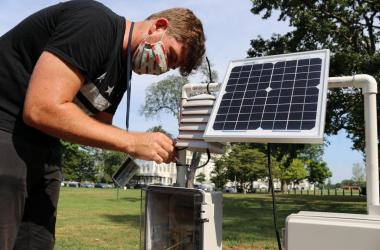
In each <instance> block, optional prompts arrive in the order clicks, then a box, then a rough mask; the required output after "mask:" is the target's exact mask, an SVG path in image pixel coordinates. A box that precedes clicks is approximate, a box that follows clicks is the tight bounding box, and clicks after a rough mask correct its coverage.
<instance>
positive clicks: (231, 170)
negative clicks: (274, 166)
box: [217, 144, 267, 192]
mask: <svg viewBox="0 0 380 250" xmlns="http://www.w3.org/2000/svg"><path fill="white" fill-rule="evenodd" d="M219 164H220V166H223V168H225V169H226V176H227V178H228V179H229V180H230V181H232V180H236V181H237V182H238V183H239V184H240V186H241V188H242V189H243V191H244V192H245V191H246V190H247V188H248V186H247V183H251V182H252V181H255V180H257V179H259V178H262V177H264V176H266V173H267V171H266V156H265V154H263V153H262V152H260V151H259V150H258V149H253V148H250V145H249V144H233V145H232V146H231V148H230V150H228V151H227V153H226V154H225V155H224V156H222V157H221V158H220V159H218V160H217V165H219Z"/></svg>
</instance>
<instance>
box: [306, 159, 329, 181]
mask: <svg viewBox="0 0 380 250" xmlns="http://www.w3.org/2000/svg"><path fill="white" fill-rule="evenodd" d="M306 169H307V171H308V172H309V173H308V176H307V180H308V181H309V182H310V183H319V184H323V183H324V182H325V180H326V179H327V178H330V177H331V176H332V173H331V171H330V169H329V168H328V167H327V164H326V163H325V162H319V161H313V160H312V161H308V162H307V165H306Z"/></svg>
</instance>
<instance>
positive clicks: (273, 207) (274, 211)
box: [267, 143, 282, 250]
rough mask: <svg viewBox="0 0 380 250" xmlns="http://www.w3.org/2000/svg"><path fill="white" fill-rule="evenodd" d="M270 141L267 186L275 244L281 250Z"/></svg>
mask: <svg viewBox="0 0 380 250" xmlns="http://www.w3.org/2000/svg"><path fill="white" fill-rule="evenodd" d="M270 146H271V145H270V143H268V148H267V149H268V152H267V156H268V171H269V188H270V189H271V193H272V215H273V223H274V230H275V231H276V238H277V245H278V249H279V250H282V248H281V239H280V232H279V231H278V228H277V210H276V197H275V194H274V186H273V177H272V162H271V158H270V157H271V148H270Z"/></svg>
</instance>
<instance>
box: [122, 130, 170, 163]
mask: <svg viewBox="0 0 380 250" xmlns="http://www.w3.org/2000/svg"><path fill="white" fill-rule="evenodd" d="M129 134H130V136H131V139H132V141H131V144H132V145H131V146H130V148H129V153H130V154H131V155H132V156H134V157H136V158H139V159H143V160H153V161H155V162H156V163H158V164H160V163H163V162H165V163H170V162H172V161H173V160H174V156H175V147H174V141H173V140H172V139H170V138H169V137H167V136H166V135H164V134H163V133H158V132H156V133H135V132H130V133H129Z"/></svg>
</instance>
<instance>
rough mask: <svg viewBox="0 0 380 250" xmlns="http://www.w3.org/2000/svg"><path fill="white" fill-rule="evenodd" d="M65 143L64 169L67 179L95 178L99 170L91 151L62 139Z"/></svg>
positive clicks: (63, 143)
mask: <svg viewBox="0 0 380 250" xmlns="http://www.w3.org/2000/svg"><path fill="white" fill-rule="evenodd" d="M61 143H62V145H63V154H62V169H63V171H62V172H63V176H64V179H66V180H75V181H78V182H81V181H83V180H92V181H93V180H94V179H95V174H96V172H97V170H96V167H95V158H94V157H92V155H91V154H90V152H89V151H88V150H87V149H86V148H85V147H81V146H79V145H77V144H73V143H70V142H65V141H61Z"/></svg>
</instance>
